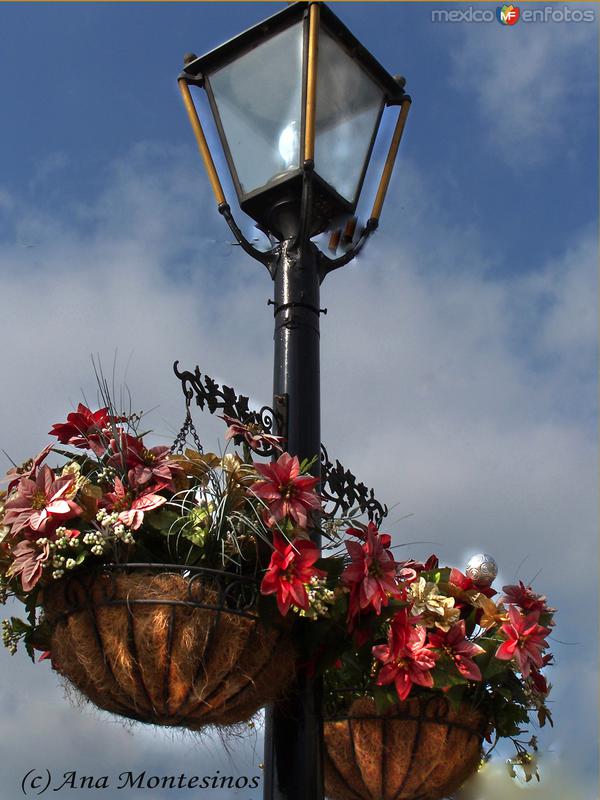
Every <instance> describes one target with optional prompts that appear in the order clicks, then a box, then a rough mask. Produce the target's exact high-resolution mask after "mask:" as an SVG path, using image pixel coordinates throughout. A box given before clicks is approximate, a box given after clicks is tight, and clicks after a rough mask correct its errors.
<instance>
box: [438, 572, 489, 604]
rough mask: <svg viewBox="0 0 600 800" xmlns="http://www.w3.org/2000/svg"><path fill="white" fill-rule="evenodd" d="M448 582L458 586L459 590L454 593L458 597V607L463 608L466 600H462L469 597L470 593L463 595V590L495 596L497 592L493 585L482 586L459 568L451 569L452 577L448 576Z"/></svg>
mask: <svg viewBox="0 0 600 800" xmlns="http://www.w3.org/2000/svg"><path fill="white" fill-rule="evenodd" d="M448 583H449V584H450V585H451V586H454V587H456V589H458V590H459V591H458V592H457V593H456V594H454V596H455V597H456V599H457V602H456V607H457V608H462V607H463V606H464V602H462V600H464V599H467V598H469V595H467V596H466V598H465V597H461V593H462V592H480V593H481V594H484V595H485V596H486V597H494V595H496V594H497V592H496V590H495V589H492V588H491V586H481V585H480V584H478V583H476V582H475V581H474V580H473V579H472V578H469V577H467V576H466V575H463V573H462V572H461V571H460V570H459V569H451V570H450V577H449V578H448Z"/></svg>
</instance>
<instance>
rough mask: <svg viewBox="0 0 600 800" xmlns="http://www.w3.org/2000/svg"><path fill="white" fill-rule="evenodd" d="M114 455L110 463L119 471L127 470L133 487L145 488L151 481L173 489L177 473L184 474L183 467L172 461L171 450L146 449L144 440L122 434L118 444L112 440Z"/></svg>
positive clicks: (163, 447) (160, 448)
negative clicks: (120, 469)
mask: <svg viewBox="0 0 600 800" xmlns="http://www.w3.org/2000/svg"><path fill="white" fill-rule="evenodd" d="M110 445H111V450H112V451H113V453H114V455H112V456H111V457H110V458H109V460H108V463H109V464H110V465H111V466H112V467H116V468H117V469H119V468H122V469H123V470H125V469H127V470H128V474H127V478H128V481H129V483H130V485H131V486H133V487H143V486H145V485H147V484H148V483H149V482H150V481H151V480H153V479H154V480H156V481H158V482H159V483H163V484H164V486H165V487H168V488H169V489H173V477H174V475H175V473H182V472H183V467H182V466H181V465H180V464H178V463H177V462H176V461H173V460H171V450H170V448H169V447H165V446H164V445H162V446H159V447H145V446H144V442H143V441H142V439H139V438H137V437H136V436H130V435H129V434H128V433H121V436H120V437H119V440H118V442H117V441H116V440H115V439H111V442H110Z"/></svg>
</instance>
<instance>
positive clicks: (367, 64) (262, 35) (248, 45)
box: [183, 0, 404, 104]
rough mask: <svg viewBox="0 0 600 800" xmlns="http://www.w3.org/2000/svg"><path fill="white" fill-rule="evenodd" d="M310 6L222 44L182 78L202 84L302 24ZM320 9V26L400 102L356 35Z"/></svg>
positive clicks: (296, 7)
mask: <svg viewBox="0 0 600 800" xmlns="http://www.w3.org/2000/svg"><path fill="white" fill-rule="evenodd" d="M313 2H314V0H313ZM310 5H311V2H310V0H308V1H306V0H299V1H298V2H294V3H292V4H291V5H289V6H288V7H287V8H284V9H283V10H282V11H279V12H277V13H276V14H273V15H272V16H271V17H268V18H267V19H265V20H263V21H262V22H259V23H258V24H257V25H253V26H252V27H251V28H248V29H247V30H245V31H243V32H242V33H240V34H238V35H237V36H234V37H233V38H232V39H229V40H228V41H227V42H224V43H223V44H221V45H219V47H216V48H215V49H214V50H210V51H209V52H208V53H206V54H205V55H203V56H200V57H199V58H195V59H194V60H193V61H190V62H189V63H188V64H186V66H185V68H184V71H183V76H184V77H186V78H187V79H188V80H190V79H193V78H196V80H197V81H198V82H201V81H202V77H203V75H204V74H210V73H212V72H214V71H215V70H217V69H219V68H220V67H222V66H224V65H226V64H228V63H230V62H231V61H234V60H235V59H236V58H238V57H239V56H241V55H243V54H244V53H246V52H248V51H250V50H253V49H254V48H255V47H258V46H259V45H260V44H261V43H262V42H263V41H264V40H265V39H267V38H269V37H270V36H272V35H274V34H276V33H279V32H280V31H282V30H285V29H286V28H288V27H289V26H290V25H293V24H294V23H295V22H298V21H300V20H301V19H302V18H303V17H304V15H305V13H306V12H307V10H308V8H309V6H310ZM319 10H320V19H321V25H322V26H323V27H324V28H325V29H326V30H327V31H328V32H329V33H330V34H331V35H332V36H334V37H335V38H336V39H337V41H338V42H339V43H340V44H341V45H342V46H343V47H344V48H345V49H346V51H347V52H348V54H349V55H350V56H351V57H352V58H354V59H355V60H357V61H359V62H360V64H361V66H362V67H363V69H365V70H366V71H367V72H368V73H369V75H370V77H371V78H372V79H373V80H374V81H375V82H376V83H377V84H378V85H379V86H380V87H381V89H382V90H383V92H384V94H385V97H386V102H387V103H388V104H395V103H396V102H399V101H400V100H401V99H402V98H403V97H404V91H403V88H402V85H400V84H399V83H398V81H397V80H396V79H395V78H394V77H393V76H392V75H390V73H389V72H388V71H387V70H386V69H385V68H384V67H383V66H382V65H381V64H380V63H379V61H378V60H377V59H376V58H375V57H374V56H373V55H372V54H371V53H370V52H369V51H368V50H367V48H366V47H365V46H364V45H362V44H361V43H360V42H359V40H358V39H357V38H356V36H354V34H353V33H352V32H351V31H350V30H349V29H348V28H347V27H346V26H345V25H344V23H343V22H342V21H341V19H340V18H339V17H338V16H336V14H334V13H333V11H331V9H330V8H328V7H327V6H326V5H325V4H324V3H321V2H319Z"/></svg>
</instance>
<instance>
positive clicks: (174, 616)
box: [44, 568, 294, 730]
mask: <svg viewBox="0 0 600 800" xmlns="http://www.w3.org/2000/svg"><path fill="white" fill-rule="evenodd" d="M181 573H182V570H181V569H180V568H179V569H178V568H174V571H173V572H162V573H159V574H156V573H155V572H152V571H139V570H137V571H135V572H133V573H120V572H100V573H98V574H93V573H92V574H89V575H85V574H84V575H79V576H77V578H76V579H75V576H73V577H72V578H70V579H68V580H65V581H60V582H58V583H56V584H53V585H51V586H50V587H49V588H48V589H46V591H45V594H44V611H45V616H46V618H47V620H48V621H49V623H50V625H51V627H52V645H51V652H52V662H53V666H54V668H55V669H57V671H58V672H59V673H61V674H62V675H63V676H65V677H66V678H67V679H68V680H69V681H70V682H71V683H72V684H74V686H75V687H76V688H77V689H79V691H80V692H82V693H83V694H84V695H85V696H86V697H87V698H88V699H89V700H91V702H92V703H94V704H95V705H97V706H98V707H99V708H102V709H105V710H106V711H111V712H113V713H115V714H119V715H122V716H125V717H129V718H131V719H135V720H139V721H142V722H149V723H153V724H156V725H170V726H183V727H186V728H190V729H192V730H198V729H200V728H202V727H203V726H205V725H210V724H212V725H232V724H235V723H237V722H243V721H245V720H247V719H249V718H250V717H251V716H252V715H253V714H254V713H255V712H256V711H257V710H258V709H259V708H261V707H262V706H264V705H265V704H267V703H270V702H271V701H273V700H275V699H276V698H277V697H279V695H280V694H282V692H283V691H284V690H285V688H286V686H287V685H288V683H289V682H290V680H291V678H292V677H293V673H294V653H293V648H292V646H291V642H290V638H289V636H288V634H287V633H284V632H282V631H280V630H274V629H267V628H265V627H263V626H262V625H261V624H260V622H259V621H258V620H257V618H256V616H255V614H252V615H250V614H248V613H246V612H243V611H242V612H240V611H237V612H236V609H235V607H234V606H232V604H231V603H230V602H229V606H230V607H229V608H228V602H227V594H226V595H225V597H224V593H223V590H222V587H220V585H219V581H218V579H217V577H208V578H204V577H203V578H202V579H201V580H195V579H194V580H193V586H190V579H189V576H185V577H184V575H182V574H181ZM196 577H198V576H196ZM230 597H231V595H230ZM198 603H199V604H202V605H209V606H213V608H202V607H198V605H195V604H198ZM238 605H239V604H238Z"/></svg>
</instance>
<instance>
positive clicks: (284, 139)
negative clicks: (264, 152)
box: [278, 120, 300, 169]
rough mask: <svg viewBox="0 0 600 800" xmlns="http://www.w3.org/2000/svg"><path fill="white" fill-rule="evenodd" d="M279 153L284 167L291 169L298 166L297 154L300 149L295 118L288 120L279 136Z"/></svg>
mask: <svg viewBox="0 0 600 800" xmlns="http://www.w3.org/2000/svg"><path fill="white" fill-rule="evenodd" d="M278 146H279V155H280V156H281V158H282V159H283V166H284V168H285V169H292V168H293V167H296V166H298V154H299V150H300V135H299V132H298V123H297V122H296V120H294V121H293V122H290V124H289V125H287V126H286V127H285V128H284V129H283V130H282V132H281V134H280V136H279V142H278Z"/></svg>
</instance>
